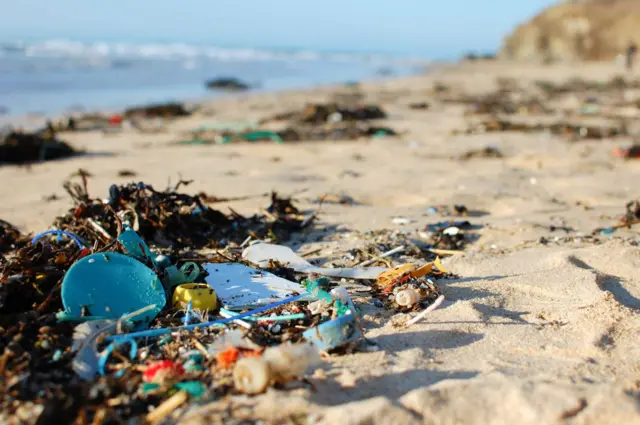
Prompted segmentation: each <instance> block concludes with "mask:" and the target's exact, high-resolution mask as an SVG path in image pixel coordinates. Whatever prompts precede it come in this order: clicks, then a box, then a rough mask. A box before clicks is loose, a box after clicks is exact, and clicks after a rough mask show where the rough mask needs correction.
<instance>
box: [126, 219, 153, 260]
mask: <svg viewBox="0 0 640 425" xmlns="http://www.w3.org/2000/svg"><path fill="white" fill-rule="evenodd" d="M118 242H120V245H122V248H124V251H125V253H126V254H128V255H130V256H132V257H134V258H137V259H138V260H140V261H146V260H147V259H150V258H152V256H153V254H152V253H151V250H150V249H149V247H148V246H147V244H146V243H145V242H144V240H143V239H142V238H141V237H140V235H138V234H137V233H136V232H135V231H134V230H133V229H132V228H131V227H129V226H125V230H124V232H122V233H120V236H118Z"/></svg>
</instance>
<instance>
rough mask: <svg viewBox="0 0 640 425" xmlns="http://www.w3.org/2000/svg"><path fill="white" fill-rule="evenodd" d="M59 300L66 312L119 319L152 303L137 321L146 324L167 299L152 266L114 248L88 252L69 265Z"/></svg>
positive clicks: (74, 314) (75, 314) (79, 315)
mask: <svg viewBox="0 0 640 425" xmlns="http://www.w3.org/2000/svg"><path fill="white" fill-rule="evenodd" d="M61 295H62V304H63V305H64V308H65V311H66V312H67V313H69V315H72V316H76V317H82V316H83V313H85V314H88V315H92V316H101V317H108V318H114V319H118V318H120V317H121V316H122V315H125V314H127V313H131V312H133V311H137V310H140V309H141V308H144V307H146V306H148V305H150V304H155V307H154V308H153V309H150V310H149V311H147V312H146V313H145V314H143V315H141V316H139V317H136V322H142V324H148V323H149V322H151V320H153V319H154V318H155V317H156V316H157V315H158V313H159V312H160V310H162V308H163V307H164V305H165V303H166V298H165V294H164V289H163V287H162V284H161V283H160V280H159V279H158V276H157V275H156V274H155V273H154V271H153V270H151V269H150V268H148V267H147V266H145V265H144V264H142V263H141V262H139V261H137V260H135V259H133V258H131V257H127V256H126V255H122V254H118V253H115V252H105V253H99V254H93V255H89V256H87V257H84V258H82V259H81V260H79V261H77V262H76V263H75V264H73V265H72V266H71V268H70V269H69V271H68V272H67V274H66V275H65V277H64V279H63V281H62V290H61Z"/></svg>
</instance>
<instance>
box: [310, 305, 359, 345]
mask: <svg viewBox="0 0 640 425" xmlns="http://www.w3.org/2000/svg"><path fill="white" fill-rule="evenodd" d="M303 335H304V337H305V339H306V340H307V341H309V342H310V343H312V344H313V345H314V346H316V347H317V348H318V349H319V350H322V351H330V350H333V349H335V348H338V347H341V346H344V345H347V344H349V343H351V342H354V341H357V340H358V339H360V338H362V337H363V336H364V335H363V334H362V331H361V330H360V328H359V326H358V325H357V323H356V318H355V314H345V315H344V316H340V317H338V318H337V319H334V320H329V321H327V322H324V323H321V324H319V325H318V326H316V327H315V328H311V329H308V330H306V331H304V333H303Z"/></svg>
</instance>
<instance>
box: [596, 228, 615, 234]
mask: <svg viewBox="0 0 640 425" xmlns="http://www.w3.org/2000/svg"><path fill="white" fill-rule="evenodd" d="M615 231H616V230H615V229H613V228H611V227H607V228H606V229H602V230H600V234H601V235H610V234H612V233H613V232H615Z"/></svg>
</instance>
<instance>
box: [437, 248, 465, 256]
mask: <svg viewBox="0 0 640 425" xmlns="http://www.w3.org/2000/svg"><path fill="white" fill-rule="evenodd" d="M429 252H433V253H434V254H436V255H460V254H464V251H458V250H454V249H438V248H429Z"/></svg>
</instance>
